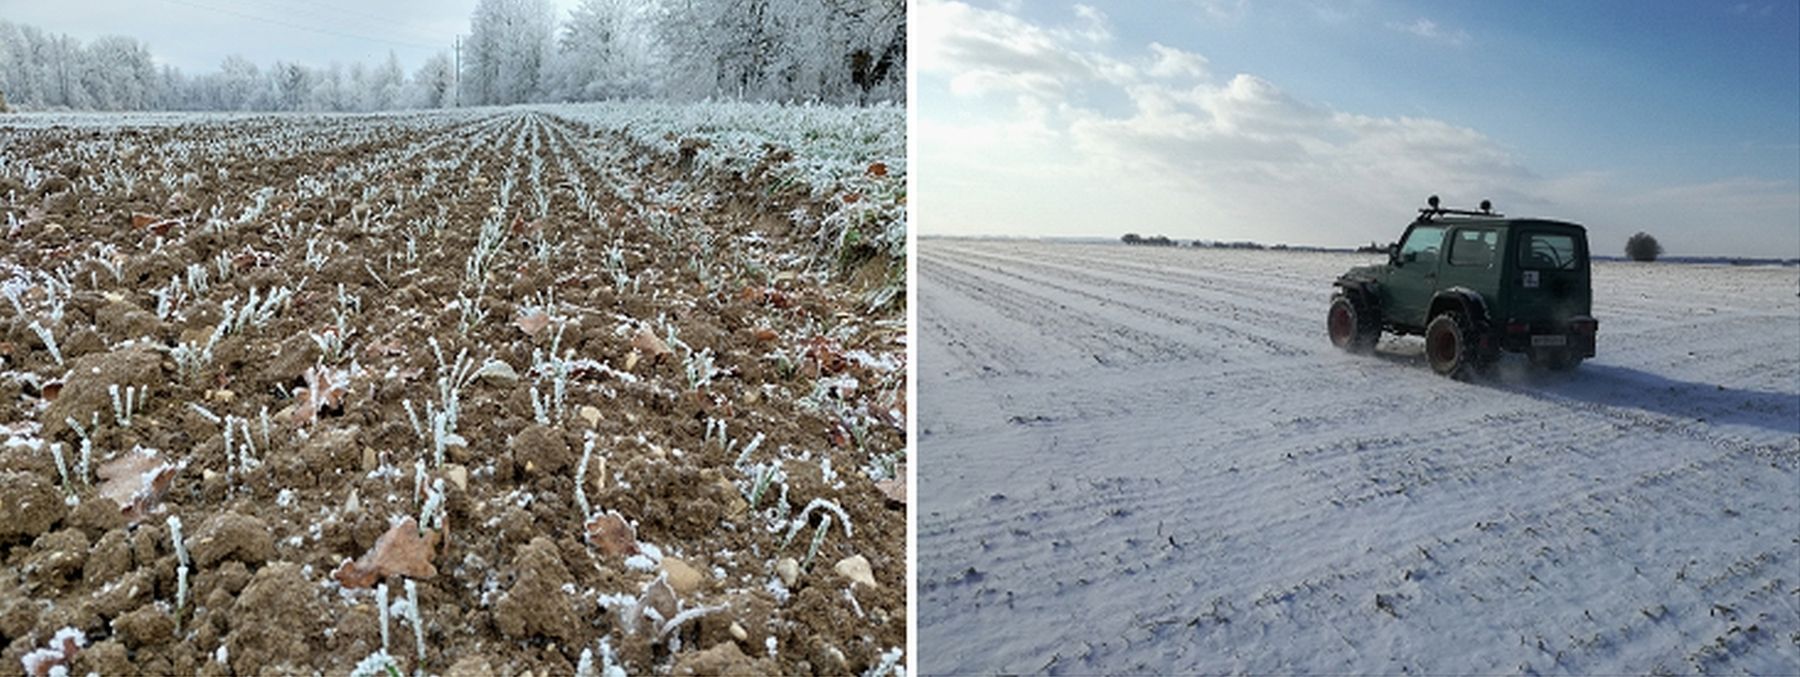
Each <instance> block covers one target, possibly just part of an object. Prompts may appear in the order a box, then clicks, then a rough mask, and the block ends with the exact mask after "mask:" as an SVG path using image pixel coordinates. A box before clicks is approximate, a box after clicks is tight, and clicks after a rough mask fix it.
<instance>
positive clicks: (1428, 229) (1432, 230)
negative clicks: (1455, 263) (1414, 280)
mask: <svg viewBox="0 0 1800 677" xmlns="http://www.w3.org/2000/svg"><path fill="white" fill-rule="evenodd" d="M1443 244H1444V228H1443V226H1418V227H1416V228H1413V230H1412V234H1410V235H1407V236H1406V242H1405V243H1403V244H1401V245H1400V260H1402V261H1405V260H1407V259H1408V258H1409V257H1408V256H1407V255H1408V254H1415V255H1416V256H1415V257H1411V258H1412V259H1413V260H1416V261H1435V260H1437V257H1438V248H1439V247H1441V246H1443Z"/></svg>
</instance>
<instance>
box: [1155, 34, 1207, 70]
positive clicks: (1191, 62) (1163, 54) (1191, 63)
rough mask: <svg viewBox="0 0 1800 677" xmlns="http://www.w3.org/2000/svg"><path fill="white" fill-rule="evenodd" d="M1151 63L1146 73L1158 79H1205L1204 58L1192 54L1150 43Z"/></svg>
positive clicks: (1157, 43) (1158, 43)
mask: <svg viewBox="0 0 1800 677" xmlns="http://www.w3.org/2000/svg"><path fill="white" fill-rule="evenodd" d="M1150 54H1151V62H1150V68H1149V70H1147V71H1146V72H1147V73H1149V74H1150V75H1151V76H1152V77H1158V78H1183V77H1186V78H1200V79H1205V78H1206V63H1207V61H1206V57H1204V56H1200V55H1199V54H1195V53H1193V52H1189V51H1185V50H1181V49H1176V48H1174V47H1168V46H1165V45H1163V44H1162V43H1160V42H1152V43H1150Z"/></svg>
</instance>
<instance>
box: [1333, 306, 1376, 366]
mask: <svg viewBox="0 0 1800 677" xmlns="http://www.w3.org/2000/svg"><path fill="white" fill-rule="evenodd" d="M1375 312H1376V311H1375V309H1373V308H1370V307H1369V306H1368V304H1365V303H1363V302H1361V301H1358V300H1355V299H1353V298H1351V297H1349V296H1345V295H1343V294H1339V295H1337V296H1334V297H1332V299H1331V310H1329V311H1327V312H1326V314H1325V330H1326V331H1327V332H1329V333H1330V334H1331V345H1334V346H1337V347H1339V348H1343V349H1344V350H1348V351H1351V352H1356V353H1363V352H1368V351H1370V350H1372V349H1374V348H1375V342H1376V341H1378V340H1380V339H1381V319H1380V318H1378V317H1376V316H1375Z"/></svg>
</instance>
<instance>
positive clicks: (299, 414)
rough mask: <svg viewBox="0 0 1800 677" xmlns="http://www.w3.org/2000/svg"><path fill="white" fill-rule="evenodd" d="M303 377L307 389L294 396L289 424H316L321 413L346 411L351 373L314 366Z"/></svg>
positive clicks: (289, 414) (289, 413)
mask: <svg viewBox="0 0 1800 677" xmlns="http://www.w3.org/2000/svg"><path fill="white" fill-rule="evenodd" d="M301 377H302V378H304V379H305V380H306V387H305V388H303V389H301V390H300V392H299V393H297V394H295V395H294V403H293V405H291V407H290V408H291V411H289V412H288V419H287V420H288V422H290V423H292V424H294V425H302V424H306V423H316V422H318V420H319V412H321V411H331V412H342V411H343V410H344V395H346V394H348V393H349V392H350V372H348V371H346V370H343V369H330V368H327V367H325V366H323V365H313V366H311V367H308V368H307V369H306V373H304V374H301Z"/></svg>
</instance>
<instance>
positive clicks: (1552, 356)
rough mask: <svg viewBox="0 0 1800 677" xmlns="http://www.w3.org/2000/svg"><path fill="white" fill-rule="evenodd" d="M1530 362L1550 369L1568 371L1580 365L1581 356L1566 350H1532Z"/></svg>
mask: <svg viewBox="0 0 1800 677" xmlns="http://www.w3.org/2000/svg"><path fill="white" fill-rule="evenodd" d="M1531 364H1532V365H1533V366H1536V367H1539V368H1542V369H1549V370H1550V371H1570V370H1573V369H1574V368H1576V367H1579V366H1581V358H1580V357H1579V356H1576V355H1575V354H1574V353H1571V352H1569V351H1567V350H1544V351H1536V350H1534V351H1532V352H1531Z"/></svg>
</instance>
